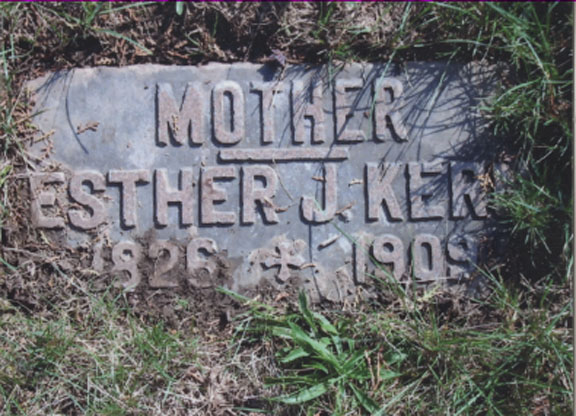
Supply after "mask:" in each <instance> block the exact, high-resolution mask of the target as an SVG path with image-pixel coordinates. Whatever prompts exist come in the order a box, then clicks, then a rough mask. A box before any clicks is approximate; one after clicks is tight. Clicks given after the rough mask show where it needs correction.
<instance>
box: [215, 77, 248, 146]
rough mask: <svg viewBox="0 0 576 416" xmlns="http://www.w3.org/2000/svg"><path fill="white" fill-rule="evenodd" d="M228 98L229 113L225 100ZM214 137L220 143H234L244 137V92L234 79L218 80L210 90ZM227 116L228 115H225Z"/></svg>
mask: <svg viewBox="0 0 576 416" xmlns="http://www.w3.org/2000/svg"><path fill="white" fill-rule="evenodd" d="M226 100H230V114H228V115H227V114H226V110H225V107H226V105H225V102H226ZM212 108H213V112H214V113H213V115H212V120H213V123H214V138H215V139H216V141H218V143H221V144H236V143H238V142H240V141H241V140H242V139H243V138H244V93H243V92H242V88H241V87H240V85H238V83H236V82H234V81H220V82H219V83H217V84H216V86H215V87H214V90H213V91H212ZM227 116H229V117H227Z"/></svg>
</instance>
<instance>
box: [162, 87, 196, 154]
mask: <svg viewBox="0 0 576 416" xmlns="http://www.w3.org/2000/svg"><path fill="white" fill-rule="evenodd" d="M156 100H157V101H156V105H157V107H156V116H157V117H158V125H157V126H156V128H157V130H156V135H157V139H158V144H160V145H167V144H168V143H169V142H170V137H172V139H173V140H174V141H175V142H176V143H178V144H184V143H185V141H186V139H188V138H189V139H190V141H191V142H192V143H193V144H202V143H203V142H204V112H203V111H202V110H203V109H202V103H203V102H204V93H203V91H202V86H201V84H200V83H199V82H193V83H188V84H187V85H186V90H185V91H184V96H183V97H182V104H181V105H180V108H178V105H177V103H176V100H175V98H174V93H173V92H172V86H171V85H170V84H166V83H160V84H158V85H157V89H156Z"/></svg>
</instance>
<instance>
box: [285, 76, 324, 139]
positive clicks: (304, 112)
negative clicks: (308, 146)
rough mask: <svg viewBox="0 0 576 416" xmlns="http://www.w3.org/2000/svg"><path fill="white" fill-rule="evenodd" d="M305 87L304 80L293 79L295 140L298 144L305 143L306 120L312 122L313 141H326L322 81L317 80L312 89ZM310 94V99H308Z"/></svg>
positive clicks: (292, 102)
mask: <svg viewBox="0 0 576 416" xmlns="http://www.w3.org/2000/svg"><path fill="white" fill-rule="evenodd" d="M309 92H310V90H308V89H306V90H305V89H304V84H303V82H302V81H292V94H291V104H292V129H293V132H294V138H293V141H294V143H296V144H301V143H304V136H305V135H306V126H305V123H304V120H309V121H310V123H311V136H312V143H324V141H325V140H326V134H325V130H324V107H323V104H322V83H321V82H317V83H316V84H315V85H314V86H313V87H312V89H311V92H310V93H309ZM308 95H309V96H310V99H308Z"/></svg>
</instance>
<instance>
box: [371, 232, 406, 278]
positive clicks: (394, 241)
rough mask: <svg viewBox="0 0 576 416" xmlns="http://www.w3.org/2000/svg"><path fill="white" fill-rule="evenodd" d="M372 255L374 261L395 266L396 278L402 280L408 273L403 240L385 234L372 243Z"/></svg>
mask: <svg viewBox="0 0 576 416" xmlns="http://www.w3.org/2000/svg"><path fill="white" fill-rule="evenodd" d="M372 253H373V254H374V259H375V260H376V261H378V262H379V263H382V264H385V265H388V264H391V265H393V270H394V272H393V273H394V274H393V276H394V278H395V279H396V280H398V281H400V278H401V277H402V275H403V274H404V272H405V271H406V261H405V260H404V255H405V254H404V244H402V240H400V239H399V238H398V237H396V236H394V235H391V234H384V235H382V236H380V237H377V238H376V239H375V240H374V243H372Z"/></svg>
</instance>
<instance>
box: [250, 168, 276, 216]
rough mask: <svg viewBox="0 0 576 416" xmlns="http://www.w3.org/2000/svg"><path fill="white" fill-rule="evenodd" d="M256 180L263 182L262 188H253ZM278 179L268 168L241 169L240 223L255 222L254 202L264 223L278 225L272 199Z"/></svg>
mask: <svg viewBox="0 0 576 416" xmlns="http://www.w3.org/2000/svg"><path fill="white" fill-rule="evenodd" d="M256 178H262V179H264V180H265V182H266V185H265V186H264V187H258V188H256V187H255V182H256ZM277 184H278V177H277V176H276V172H275V171H274V169H272V168H271V167H270V166H266V165H261V166H245V167H243V168H242V222H243V223H244V224H254V222H256V201H258V203H259V205H260V208H261V209H262V214H263V219H264V222H265V223H272V224H276V223H278V216H277V215H276V211H275V210H274V202H273V200H272V199H273V198H274V196H275V195H276V185H277Z"/></svg>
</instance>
